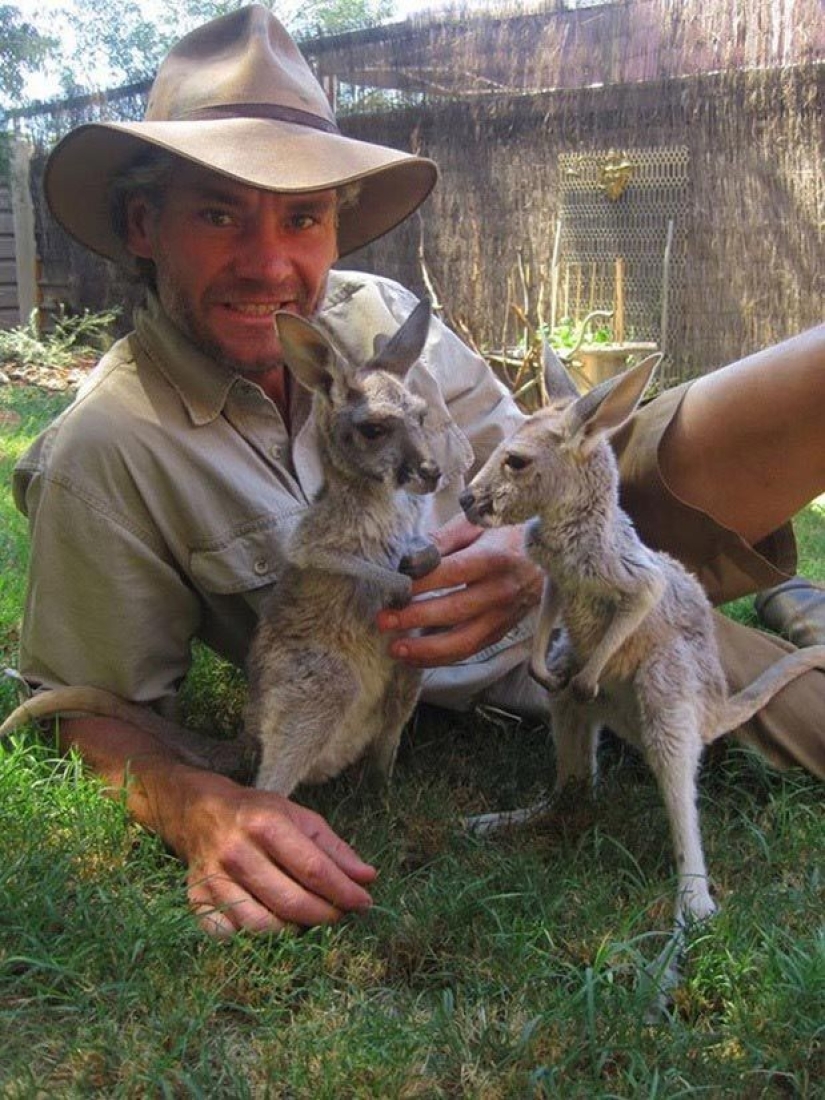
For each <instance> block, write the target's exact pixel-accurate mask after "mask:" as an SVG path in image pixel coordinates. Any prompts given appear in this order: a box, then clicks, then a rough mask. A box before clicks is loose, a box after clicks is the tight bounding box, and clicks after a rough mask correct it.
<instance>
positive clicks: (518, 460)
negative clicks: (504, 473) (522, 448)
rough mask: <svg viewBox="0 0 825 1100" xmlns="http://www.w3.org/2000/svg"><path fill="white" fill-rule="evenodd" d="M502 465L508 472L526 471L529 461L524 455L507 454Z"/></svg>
mask: <svg viewBox="0 0 825 1100" xmlns="http://www.w3.org/2000/svg"><path fill="white" fill-rule="evenodd" d="M504 465H505V466H506V467H507V469H508V470H526V469H527V467H528V466H529V465H530V459H529V458H525V456H524V455H517V454H509V455H507V457H506V458H505V460H504Z"/></svg>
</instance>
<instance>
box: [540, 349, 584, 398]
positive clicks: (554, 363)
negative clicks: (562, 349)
mask: <svg viewBox="0 0 825 1100" xmlns="http://www.w3.org/2000/svg"><path fill="white" fill-rule="evenodd" d="M541 365H542V368H543V370H544V385H545V388H546V390H547V396H548V397H549V398H550V400H551V401H558V400H559V398H562V397H578V396H579V391H578V389H577V388H576V383H575V382H574V381H573V379H572V378H571V377H570V374H569V372H568V370H567V367H565V365H564V363H562V361H561V359H559V357H558V355H556V353H555V352H554V351H553V349H552V348H551V347H550V345H549V344H548V343H547V341H546V340H545V341H544V342H543V343H542V347H541Z"/></svg>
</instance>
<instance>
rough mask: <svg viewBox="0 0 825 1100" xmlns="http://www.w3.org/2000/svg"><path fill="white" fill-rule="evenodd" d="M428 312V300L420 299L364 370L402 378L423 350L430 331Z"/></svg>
mask: <svg viewBox="0 0 825 1100" xmlns="http://www.w3.org/2000/svg"><path fill="white" fill-rule="evenodd" d="M430 312H431V311H430V299H429V298H422V299H421V301H420V302H419V303H418V305H417V306H416V307H415V309H414V310H413V311H412V313H411V314H410V315H409V317H408V318H407V320H406V321H405V322H404V324H403V325H402V326H401V328H400V329H399V330H398V332H396V334H395V335H394V336H392V337H390V339H389V340H387V342H386V343H385V344H384V346H383V347H382V348H381V350H380V351H379V352H378V353H377V354H376V355H374V356H373V357H372V359H370V361H369V363H367V365H366V366H365V367H364V370H385V371H387V372H388V373H389V374H394V375H395V376H396V377H398V378H404V376H405V375H406V373H407V371H408V370H409V369H410V367H411V366H412V365H413V363H414V362H415V361H416V359H417V358H418V357H419V355H420V354H421V352H422V351H423V350H424V344H425V343H426V342H427V333H428V332H429V330H430Z"/></svg>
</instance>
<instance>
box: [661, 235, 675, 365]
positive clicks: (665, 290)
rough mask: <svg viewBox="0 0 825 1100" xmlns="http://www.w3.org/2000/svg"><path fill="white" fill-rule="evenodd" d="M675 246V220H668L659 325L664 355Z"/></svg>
mask: <svg viewBox="0 0 825 1100" xmlns="http://www.w3.org/2000/svg"><path fill="white" fill-rule="evenodd" d="M672 246H673V218H669V219H668V223H667V240H666V241H665V255H664V260H663V261H662V320H661V323H660V325H659V351H660V352H661V353H662V355H664V354H665V352H666V350H667V322H668V316H667V314H668V308H669V304H670V303H669V302H668V296H669V292H670V251H671V248H672Z"/></svg>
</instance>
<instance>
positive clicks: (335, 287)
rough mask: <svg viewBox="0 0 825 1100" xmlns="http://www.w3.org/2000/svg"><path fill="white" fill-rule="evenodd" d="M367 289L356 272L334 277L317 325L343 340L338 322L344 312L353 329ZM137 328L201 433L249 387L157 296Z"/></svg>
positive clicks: (138, 316)
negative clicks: (236, 390) (237, 391)
mask: <svg viewBox="0 0 825 1100" xmlns="http://www.w3.org/2000/svg"><path fill="white" fill-rule="evenodd" d="M362 285H363V283H362V280H359V279H358V277H357V275H355V276H354V274H353V273H351V272H345V273H342V272H338V271H331V272H330V274H329V279H328V283H327V291H326V295H325V297H324V300H323V301H322V302H321V305H320V308H319V310H318V313H317V314H316V316H315V317H314V318H313V320H314V321H315V322H316V323H320V324H321V325H322V327H324V328H326V329H327V330H328V331H329V332H330V333H331V334H333V335H338V333H337V332H336V330H337V329H339V328H340V327H341V322H340V320H338V322H337V323H336V320H337V315H338V313H339V312H340V311H341V310H342V309H343V310H344V313H345V315H346V319H347V320H348V323H349V326H351V325H352V323H353V317H352V311H351V309H350V307H349V303H350V300H351V299H352V298H353V297H354V295H355V294H357V292H358V291H359V290H360V289H362ZM134 325H135V333H136V335H137V339H138V342H139V343H140V345H141V347H142V348H143V350H144V351H145V353H146V354H147V355H148V356H149V358H150V359H151V361H152V363H153V364H154V366H156V367H157V369H158V370H159V371H160V372H161V374H163V376H164V377H165V378H166V380H167V381H168V382H169V384H170V385H171V386H172V387H173V388H174V389H175V391H176V392H177V394H178V396H179V397H180V399H181V402H182V403H183V406H184V408H185V409H186V411H187V413H188V414H189V418H190V420H191V421H192V423H193V424H194V425H196V426H197V427H201V426H202V425H204V424H210V423H211V422H212V421H213V420H215V419H216V418H217V417H219V416H220V415H221V413H222V412H223V409H224V406H225V405H226V401H227V398H228V397H229V393H230V391H231V390H232V388H233V386H235V385H236V384H237V383H239V382H244V377H243V375H241V374H238V373H237V371H233V370H230V369H229V368H228V367H225V366H223V365H222V364H220V363H218V362H216V361H215V360H214V359H212V358H211V357H210V356H208V355H206V354H205V353H204V352H202V351H200V350H199V349H198V348H197V347H195V345H194V344H193V343H192V342H191V341H190V340H189V339H188V337H186V336H185V335H184V334H183V333H182V332H181V330H180V329H179V328H178V327H177V325H175V324H174V322H173V321H172V320H171V319H170V318H169V316H168V314H167V313H166V311H165V310H164V309H163V307H162V306H161V304H160V301H159V300H158V298H157V295H156V294H154V293H153V292H152V291H149V292H148V293H147V295H146V304H145V305H143V306H138V307H137V309H136V310H135V314H134ZM344 327H347V326H344Z"/></svg>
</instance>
